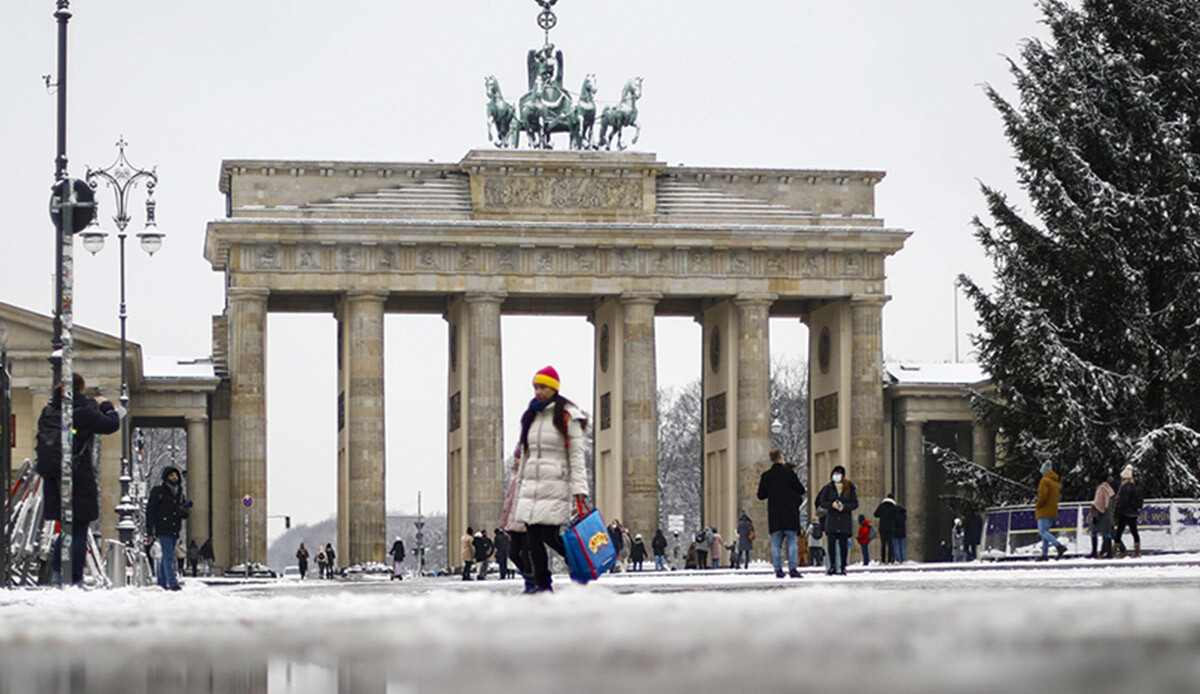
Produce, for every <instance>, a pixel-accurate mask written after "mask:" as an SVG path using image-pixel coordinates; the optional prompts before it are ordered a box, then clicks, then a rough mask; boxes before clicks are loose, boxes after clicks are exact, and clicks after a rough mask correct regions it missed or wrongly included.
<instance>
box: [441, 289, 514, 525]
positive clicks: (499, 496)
mask: <svg viewBox="0 0 1200 694" xmlns="http://www.w3.org/2000/svg"><path fill="white" fill-rule="evenodd" d="M505 296H506V294H505V293H504V292H472V293H468V294H467V295H466V296H464V297H463V300H464V302H465V303H466V306H467V325H468V327H467V335H468V343H467V344H466V345H465V347H466V362H467V374H466V376H467V394H468V395H467V402H466V412H465V415H466V420H467V421H466V425H467V480H468V481H469V484H468V487H467V523H468V524H469V525H471V526H472V527H474V528H475V529H476V530H479V529H484V528H486V529H488V531H489V532H491V528H494V527H495V526H496V524H497V523H499V522H500V510H501V508H502V507H503V505H504V450H503V449H504V426H503V425H504V421H503V420H504V390H503V385H502V380H501V368H500V305H501V304H502V303H504V297H505ZM451 540H452V541H453V540H457V538H451Z"/></svg>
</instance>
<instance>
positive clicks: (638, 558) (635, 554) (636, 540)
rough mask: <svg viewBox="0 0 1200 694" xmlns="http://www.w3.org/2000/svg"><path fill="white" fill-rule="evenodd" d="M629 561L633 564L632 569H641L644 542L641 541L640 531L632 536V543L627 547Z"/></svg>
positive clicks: (643, 559)
mask: <svg viewBox="0 0 1200 694" xmlns="http://www.w3.org/2000/svg"><path fill="white" fill-rule="evenodd" d="M629 561H630V563H632V564H633V570H634V571H641V570H642V562H644V561H646V543H645V542H643V541H642V534H641V533H637V534H636V535H634V536H633V545H632V546H630V548H629Z"/></svg>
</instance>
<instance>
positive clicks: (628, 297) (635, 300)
mask: <svg viewBox="0 0 1200 694" xmlns="http://www.w3.org/2000/svg"><path fill="white" fill-rule="evenodd" d="M662 298H663V295H662V292H623V293H622V294H621V295H620V296H618V297H617V300H618V301H620V302H621V303H622V304H623V305H626V306H628V305H629V304H650V305H652V306H653V305H655V304H657V303H658V302H659V301H662Z"/></svg>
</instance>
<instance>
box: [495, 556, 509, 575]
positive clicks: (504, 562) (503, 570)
mask: <svg viewBox="0 0 1200 694" xmlns="http://www.w3.org/2000/svg"><path fill="white" fill-rule="evenodd" d="M496 563H497V564H499V565H500V578H501V579H505V578H508V574H509V573H510V572H509V570H508V552H496Z"/></svg>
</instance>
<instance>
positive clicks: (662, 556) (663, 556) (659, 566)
mask: <svg viewBox="0 0 1200 694" xmlns="http://www.w3.org/2000/svg"><path fill="white" fill-rule="evenodd" d="M650 549H652V550H654V570H655V571H666V570H667V536H666V535H663V531H662V528H659V529H657V530H655V531H654V538H653V539H651V540H650Z"/></svg>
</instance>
